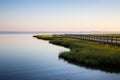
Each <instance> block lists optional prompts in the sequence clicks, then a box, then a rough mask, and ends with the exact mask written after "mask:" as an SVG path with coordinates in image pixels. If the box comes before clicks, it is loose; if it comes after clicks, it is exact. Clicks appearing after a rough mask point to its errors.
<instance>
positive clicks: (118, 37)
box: [54, 34, 120, 45]
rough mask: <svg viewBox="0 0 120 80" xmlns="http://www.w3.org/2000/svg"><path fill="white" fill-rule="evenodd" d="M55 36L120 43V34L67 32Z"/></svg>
mask: <svg viewBox="0 0 120 80" xmlns="http://www.w3.org/2000/svg"><path fill="white" fill-rule="evenodd" d="M54 36H64V37H70V38H77V39H83V40H90V41H97V42H103V43H109V44H116V45H120V34H65V35H54Z"/></svg>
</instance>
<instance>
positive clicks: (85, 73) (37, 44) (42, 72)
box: [0, 34, 120, 80]
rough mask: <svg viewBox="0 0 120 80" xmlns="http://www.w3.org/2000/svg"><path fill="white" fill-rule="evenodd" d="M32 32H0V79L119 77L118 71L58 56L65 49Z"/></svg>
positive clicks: (91, 79)
mask: <svg viewBox="0 0 120 80" xmlns="http://www.w3.org/2000/svg"><path fill="white" fill-rule="evenodd" d="M32 36H33V35H32V34H0V80H120V73H109V72H104V71H100V70H94V69H93V70H92V69H87V68H85V67H80V66H76V65H73V64H70V63H67V62H66V61H64V60H61V59H59V58H58V55H59V53H60V52H62V51H69V49H67V48H64V47H60V46H56V45H52V44H50V43H49V42H48V41H44V40H38V39H36V38H33V37H32Z"/></svg>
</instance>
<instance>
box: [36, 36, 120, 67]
mask: <svg viewBox="0 0 120 80" xmlns="http://www.w3.org/2000/svg"><path fill="white" fill-rule="evenodd" d="M37 38H38V39H45V40H50V43H52V44H57V45H60V46H64V47H67V48H70V49H71V50H70V51H69V52H62V53H60V54H59V57H60V58H64V59H65V60H68V61H69V62H75V63H77V64H84V65H88V66H100V67H108V68H119V67H120V46H116V45H111V44H104V43H99V42H92V41H85V40H79V39H73V38H57V37H56V38H53V37H52V36H37Z"/></svg>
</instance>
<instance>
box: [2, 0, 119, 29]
mask: <svg viewBox="0 0 120 80" xmlns="http://www.w3.org/2000/svg"><path fill="white" fill-rule="evenodd" d="M0 31H120V0H0Z"/></svg>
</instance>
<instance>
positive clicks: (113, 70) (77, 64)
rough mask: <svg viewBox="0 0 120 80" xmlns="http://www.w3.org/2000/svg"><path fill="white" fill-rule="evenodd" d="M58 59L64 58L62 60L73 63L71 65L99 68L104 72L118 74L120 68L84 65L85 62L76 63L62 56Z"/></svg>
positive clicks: (92, 68)
mask: <svg viewBox="0 0 120 80" xmlns="http://www.w3.org/2000/svg"><path fill="white" fill-rule="evenodd" d="M59 59H60V60H61V59H62V60H64V61H67V62H68V63H70V64H73V65H76V66H79V67H85V68H86V69H91V70H100V71H104V72H106V73H116V74H119V73H120V68H119V67H117V68H112V67H103V66H91V65H85V64H79V63H76V62H74V61H71V60H67V59H65V58H62V57H59Z"/></svg>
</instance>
